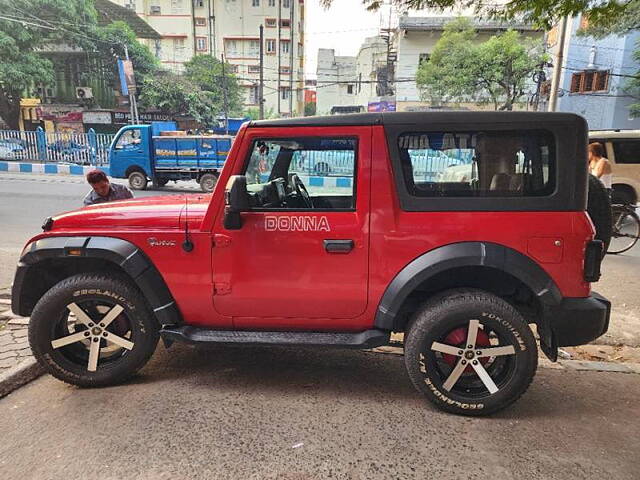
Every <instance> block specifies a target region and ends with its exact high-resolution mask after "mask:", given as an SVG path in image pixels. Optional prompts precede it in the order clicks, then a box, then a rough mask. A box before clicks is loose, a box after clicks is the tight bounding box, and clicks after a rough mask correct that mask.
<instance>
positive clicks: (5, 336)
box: [0, 331, 14, 347]
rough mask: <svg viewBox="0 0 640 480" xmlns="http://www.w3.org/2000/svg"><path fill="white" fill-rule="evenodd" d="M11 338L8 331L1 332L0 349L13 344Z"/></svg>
mask: <svg viewBox="0 0 640 480" xmlns="http://www.w3.org/2000/svg"><path fill="white" fill-rule="evenodd" d="M13 341H14V340H13V337H12V336H11V333H10V332H9V331H1V332H0V347H2V346H3V345H10V344H12V343H13Z"/></svg>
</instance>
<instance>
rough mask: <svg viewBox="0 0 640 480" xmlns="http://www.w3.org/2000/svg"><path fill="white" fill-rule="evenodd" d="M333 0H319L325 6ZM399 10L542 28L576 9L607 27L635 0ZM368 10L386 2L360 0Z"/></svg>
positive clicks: (438, 1) (458, 0)
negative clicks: (460, 13)
mask: <svg viewBox="0 0 640 480" xmlns="http://www.w3.org/2000/svg"><path fill="white" fill-rule="evenodd" d="M334 1H340V0H321V3H322V4H323V5H324V6H325V7H327V6H330V5H331V4H332V3H333V2H334ZM392 2H393V3H394V4H395V5H396V6H397V7H398V8H399V9H400V10H401V11H407V10H421V9H425V8H428V9H434V10H440V11H442V10H446V9H467V8H472V9H473V10H474V13H475V16H480V17H491V18H497V19H503V20H513V19H519V20H523V21H525V22H531V23H534V24H536V25H538V26H540V27H541V28H544V29H547V30H548V29H549V28H551V27H552V26H553V25H555V24H556V23H558V21H559V20H560V19H561V18H562V17H567V16H568V17H573V16H576V15H578V14H579V13H586V14H587V15H589V21H590V22H591V23H592V25H593V26H594V27H595V26H598V27H600V28H602V29H605V30H606V29H608V28H609V27H611V26H612V25H615V24H616V23H617V19H618V18H625V17H626V15H627V12H629V11H630V10H633V9H638V8H639V7H638V0H601V1H597V2H594V1H592V0H509V1H508V2H506V3H502V2H497V1H496V2H484V1H480V0H476V1H474V0H392ZM362 3H363V5H364V6H365V8H366V9H367V10H378V9H379V8H380V7H381V6H382V5H383V4H385V3H386V2H385V1H384V0H362Z"/></svg>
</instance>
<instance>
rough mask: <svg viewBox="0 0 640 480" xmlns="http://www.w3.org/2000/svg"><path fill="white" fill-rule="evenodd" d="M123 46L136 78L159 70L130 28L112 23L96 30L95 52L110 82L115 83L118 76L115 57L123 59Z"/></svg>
mask: <svg viewBox="0 0 640 480" xmlns="http://www.w3.org/2000/svg"><path fill="white" fill-rule="evenodd" d="M125 45H126V47H127V49H128V52H129V58H130V59H131V62H132V63H133V71H134V72H135V74H136V75H137V76H140V77H142V76H144V75H147V74H150V73H153V72H155V71H156V70H158V68H159V65H160V64H159V62H158V60H157V59H156V58H155V57H154V56H153V54H152V53H151V52H150V51H149V48H147V46H146V45H143V44H142V43H140V42H139V41H138V40H137V38H136V34H135V33H134V31H133V30H131V27H129V25H127V24H126V23H125V22H122V21H117V22H113V23H111V24H109V25H107V26H105V27H102V28H97V29H96V40H95V51H96V53H98V55H99V56H100V57H101V60H102V64H103V65H105V66H106V67H107V71H108V74H109V75H110V77H111V78H110V80H111V81H112V82H115V80H116V78H117V75H118V66H117V62H116V61H115V58H116V57H119V58H125V57H126V55H125Z"/></svg>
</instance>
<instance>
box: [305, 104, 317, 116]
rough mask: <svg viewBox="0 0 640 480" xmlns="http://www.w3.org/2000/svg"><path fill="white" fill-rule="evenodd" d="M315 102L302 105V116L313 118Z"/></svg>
mask: <svg viewBox="0 0 640 480" xmlns="http://www.w3.org/2000/svg"><path fill="white" fill-rule="evenodd" d="M316 106H317V105H316V102H307V103H305V104H304V116H305V117H313V116H314V115H315V114H316Z"/></svg>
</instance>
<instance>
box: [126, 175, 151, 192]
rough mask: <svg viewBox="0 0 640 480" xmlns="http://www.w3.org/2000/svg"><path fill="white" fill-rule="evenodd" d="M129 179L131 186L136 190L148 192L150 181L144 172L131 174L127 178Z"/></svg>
mask: <svg viewBox="0 0 640 480" xmlns="http://www.w3.org/2000/svg"><path fill="white" fill-rule="evenodd" d="M127 178H128V179H129V186H130V187H131V188H132V189H134V190H146V189H147V185H148V183H149V180H148V179H147V176H146V175H145V174H144V173H142V172H138V171H135V172H131V173H130V174H129V176H128V177H127Z"/></svg>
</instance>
